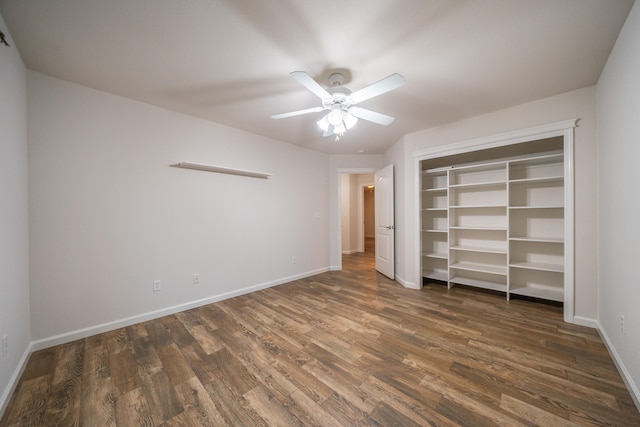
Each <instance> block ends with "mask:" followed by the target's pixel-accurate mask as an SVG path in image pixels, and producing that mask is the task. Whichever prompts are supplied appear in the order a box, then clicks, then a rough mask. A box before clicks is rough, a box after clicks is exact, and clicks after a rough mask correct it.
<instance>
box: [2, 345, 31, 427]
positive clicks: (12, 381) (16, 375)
mask: <svg viewBox="0 0 640 427" xmlns="http://www.w3.org/2000/svg"><path fill="white" fill-rule="evenodd" d="M32 351H33V345H32V344H29V345H28V346H27V348H26V349H25V350H24V353H23V354H22V357H21V358H20V361H19V362H18V366H16V369H15V370H14V371H13V374H12V375H11V378H9V383H8V384H7V387H6V388H5V389H4V390H3V391H2V395H0V419H1V418H2V416H3V415H4V411H5V409H7V405H8V404H9V400H11V396H12V395H13V392H14V391H15V390H16V387H17V386H18V380H19V379H20V377H21V376H22V373H23V372H24V369H25V368H26V367H27V361H28V360H29V356H30V355H31V352H32Z"/></svg>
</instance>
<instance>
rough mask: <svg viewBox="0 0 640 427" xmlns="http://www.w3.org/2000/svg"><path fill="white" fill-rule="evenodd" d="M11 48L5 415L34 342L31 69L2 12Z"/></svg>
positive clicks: (2, 98)
mask: <svg viewBox="0 0 640 427" xmlns="http://www.w3.org/2000/svg"><path fill="white" fill-rule="evenodd" d="M0 29H2V32H3V33H4V34H5V36H6V37H7V41H8V43H9V44H10V45H11V47H7V46H5V45H2V44H0V339H1V338H2V337H4V336H5V335H6V336H7V337H8V352H7V354H6V356H4V357H3V356H2V351H1V349H0V416H2V412H3V409H4V406H5V404H6V403H8V398H9V396H10V392H11V389H12V387H13V385H14V383H15V380H16V378H17V376H18V374H19V371H20V367H21V366H22V364H23V362H24V360H25V359H26V356H27V355H28V349H29V343H30V341H31V332H30V317H29V246H28V243H29V232H28V204H27V200H28V199H27V87H26V79H27V78H26V70H25V68H24V65H23V63H22V59H21V58H20V54H19V53H18V50H17V49H16V47H15V43H14V42H13V39H12V38H11V35H10V34H9V33H8V31H7V27H6V25H5V24H4V21H3V19H2V17H1V16H0Z"/></svg>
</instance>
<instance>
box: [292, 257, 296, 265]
mask: <svg viewBox="0 0 640 427" xmlns="http://www.w3.org/2000/svg"><path fill="white" fill-rule="evenodd" d="M295 263H296V257H295V256H292V257H291V264H295Z"/></svg>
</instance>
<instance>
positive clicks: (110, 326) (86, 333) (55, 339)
mask: <svg viewBox="0 0 640 427" xmlns="http://www.w3.org/2000/svg"><path fill="white" fill-rule="evenodd" d="M328 270H329V268H327V267H324V268H319V269H317V270H312V271H308V272H305V273H301V274H296V275H294V276H289V277H283V278H281V279H277V280H272V281H270V282H264V283H259V284H257V285H253V286H248V287H246V288H242V289H237V290H235V291H232V292H226V293H224V294H219V295H213V296H210V297H207V298H202V299H199V300H195V301H191V302H187V303H184V304H178V305H174V306H172V307H167V308H163V309H160V310H155V311H151V312H148V313H143V314H138V315H135V316H131V317H127V318H124V319H119V320H114V321H112V322H107V323H103V324H100V325H95V326H90V327H88V328H83V329H78V330H75V331H71V332H65V333H63V334H60V335H55V336H52V337H47V338H43V339H40V340H36V341H33V342H32V343H31V351H38V350H42V349H45V348H48V347H53V346H55V345H60V344H64V343H67V342H71V341H75V340H78V339H83V338H87V337H90V336H92V335H96V334H101V333H104V332H108V331H112V330H114V329H119V328H124V327H126V326H131V325H135V324H136V323H141V322H146V321H148V320H153V319H157V318H159V317H163V316H168V315H171V314H175V313H179V312H181V311H185V310H190V309H192V308H196V307H200V306H203V305H207V304H211V303H214V302H218V301H223V300H226V299H229V298H233V297H237V296H240V295H244V294H248V293H251V292H255V291H259V290H261V289H266V288H271V287H273V286H277V285H282V284H283V283H287V282H292V281H294V280H299V279H304V278H305V277H310V276H315V275H316V274H320V273H324V272H326V271H328Z"/></svg>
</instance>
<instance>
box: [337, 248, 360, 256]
mask: <svg viewBox="0 0 640 427" xmlns="http://www.w3.org/2000/svg"><path fill="white" fill-rule="evenodd" d="M361 252H364V251H363V250H361V249H351V250H347V251H342V255H351V254H357V253H361Z"/></svg>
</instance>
